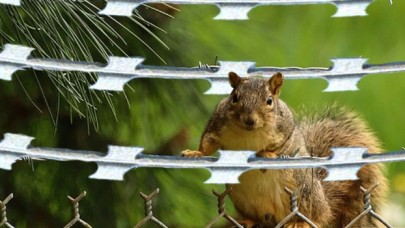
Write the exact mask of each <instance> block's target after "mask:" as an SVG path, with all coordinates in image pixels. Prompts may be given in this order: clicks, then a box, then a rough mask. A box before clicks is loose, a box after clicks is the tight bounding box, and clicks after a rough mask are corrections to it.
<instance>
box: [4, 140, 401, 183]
mask: <svg viewBox="0 0 405 228" xmlns="http://www.w3.org/2000/svg"><path fill="white" fill-rule="evenodd" d="M33 139H34V138H33V137H29V136H25V135H19V134H11V133H6V134H4V139H3V140H2V141H1V142H0V168H1V169H7V170H11V167H12V164H13V163H15V162H16V161H17V160H21V158H22V157H27V156H29V157H30V158H31V159H40V160H42V159H45V160H57V161H82V162H95V163H96V164H97V166H98V169H97V171H96V172H95V173H94V174H92V175H91V176H90V178H95V179H107V180H123V179H124V175H125V173H126V172H128V171H129V170H131V169H135V168H140V167H149V168H177V169H190V168H196V169H201V168H202V169H208V170H209V171H210V172H211V177H210V178H209V179H208V180H207V181H206V182H205V183H212V184H223V183H238V177H239V176H240V175H241V174H242V173H243V172H246V171H248V170H252V169H301V168H324V169H327V170H328V176H327V178H326V179H325V180H327V181H340V180H356V179H358V177H357V175H356V174H357V172H358V170H359V169H360V168H361V167H362V166H363V165H366V164H370V163H379V162H399V161H405V151H398V152H389V153H383V154H369V153H367V149H365V148H355V147H353V148H334V149H332V151H333V154H332V155H331V156H330V157H324V158H315V157H301V158H295V157H294V158H277V159H269V158H259V157H256V156H255V152H252V151H219V153H220V156H219V157H218V158H215V157H202V158H184V157H180V156H159V155H148V154H144V153H142V152H143V148H140V147H123V146H109V147H108V152H107V154H104V153H100V152H94V151H80V150H67V149H59V148H41V147H32V146H31V145H30V143H31V141H32V140H33Z"/></svg>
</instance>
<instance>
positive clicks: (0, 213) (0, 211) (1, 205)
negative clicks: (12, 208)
mask: <svg viewBox="0 0 405 228" xmlns="http://www.w3.org/2000/svg"><path fill="white" fill-rule="evenodd" d="M13 197H14V195H13V193H11V194H10V195H8V196H7V197H6V198H5V199H4V200H3V201H1V200H0V218H1V221H0V227H1V226H6V227H7V228H14V226H12V225H11V224H10V223H8V222H7V211H6V209H7V207H6V204H7V203H8V202H9V201H10V200H11V199H12V198H13Z"/></svg>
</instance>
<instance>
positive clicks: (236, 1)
mask: <svg viewBox="0 0 405 228" xmlns="http://www.w3.org/2000/svg"><path fill="white" fill-rule="evenodd" d="M373 1H374V0H251V1H246V0H132V1H130V0H109V1H108V2H107V6H106V7H105V8H104V9H103V10H101V11H100V12H99V13H100V14H107V15H114V16H131V15H132V11H133V10H134V9H135V8H136V7H138V6H139V5H141V4H143V3H162V2H164V3H173V4H215V5H217V6H218V7H219V8H220V13H219V14H218V15H217V16H216V17H215V18H214V19H217V20H246V19H248V16H247V14H248V13H249V11H250V10H251V9H252V8H254V7H255V6H260V5H309V4H334V5H336V7H337V9H338V10H337V12H336V13H335V14H334V15H333V16H334V17H351V16H365V15H367V13H366V8H367V7H368V5H369V4H370V3H371V2H373Z"/></svg>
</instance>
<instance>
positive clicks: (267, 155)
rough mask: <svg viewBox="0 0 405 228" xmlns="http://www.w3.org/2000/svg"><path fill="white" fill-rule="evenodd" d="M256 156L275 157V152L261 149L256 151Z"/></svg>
mask: <svg viewBox="0 0 405 228" xmlns="http://www.w3.org/2000/svg"><path fill="white" fill-rule="evenodd" d="M256 157H263V158H277V154H276V153H274V152H271V151H267V150H262V151H259V152H257V153H256Z"/></svg>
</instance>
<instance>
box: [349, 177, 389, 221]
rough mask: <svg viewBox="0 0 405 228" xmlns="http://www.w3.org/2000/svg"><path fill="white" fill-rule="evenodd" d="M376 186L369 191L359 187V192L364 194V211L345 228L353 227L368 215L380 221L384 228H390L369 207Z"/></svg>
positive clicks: (371, 207) (376, 184)
mask: <svg viewBox="0 0 405 228" xmlns="http://www.w3.org/2000/svg"><path fill="white" fill-rule="evenodd" d="M377 186H378V183H375V184H374V185H373V186H371V187H370V188H369V189H365V188H363V187H362V186H360V190H361V191H362V192H363V194H364V211H363V212H362V213H361V214H359V215H358V216H357V217H356V218H355V219H353V220H352V221H351V222H350V223H349V224H348V225H347V226H346V227H345V228H349V227H352V226H354V224H356V223H357V222H358V221H359V220H360V219H361V218H363V217H364V216H366V215H367V214H370V215H371V216H372V217H374V218H375V219H377V220H378V221H380V222H381V223H382V224H383V225H384V226H385V227H392V226H391V225H390V224H389V223H388V222H386V221H385V220H384V219H383V218H382V217H381V216H380V215H378V214H377V213H376V212H375V211H374V210H373V206H372V205H371V192H372V191H373V190H374V189H375V188H376V187H377Z"/></svg>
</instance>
